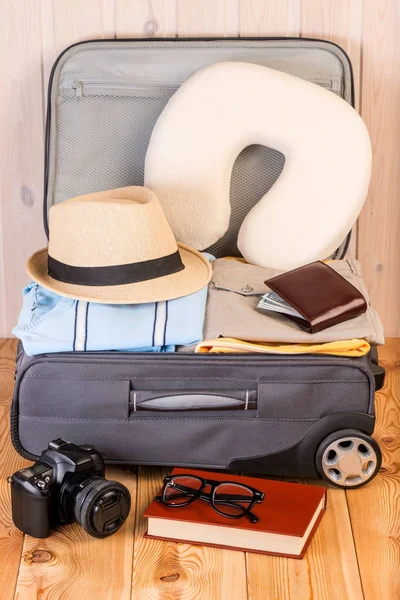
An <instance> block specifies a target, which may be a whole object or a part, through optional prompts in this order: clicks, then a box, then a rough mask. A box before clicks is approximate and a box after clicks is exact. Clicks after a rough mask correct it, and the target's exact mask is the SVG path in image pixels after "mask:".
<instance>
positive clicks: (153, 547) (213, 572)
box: [132, 468, 247, 600]
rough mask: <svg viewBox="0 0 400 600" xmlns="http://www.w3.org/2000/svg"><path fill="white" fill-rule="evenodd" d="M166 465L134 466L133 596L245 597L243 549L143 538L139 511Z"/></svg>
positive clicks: (157, 598) (159, 598) (195, 599)
mask: <svg viewBox="0 0 400 600" xmlns="http://www.w3.org/2000/svg"><path fill="white" fill-rule="evenodd" d="M167 472H168V471H166V470H165V469H146V468H142V469H139V482H138V500H137V520H136V530H135V557H134V574H133V589H132V600H136V599H139V598H140V599H142V598H143V599H146V600H151V599H154V600H163V599H165V600H167V599H170V598H188V599H190V600H201V599H204V600H211V599H215V600H217V599H218V600H219V599H221V600H222V599H224V600H225V598H226V599H228V598H229V599H231V598H232V599H234V600H244V599H246V598H247V593H246V567H245V555H244V553H243V552H236V551H233V550H221V549H219V548H207V547H206V546H204V547H202V546H191V545H190V544H176V543H174V542H168V541H160V540H150V539H146V538H144V537H143V535H144V533H145V531H146V526H147V525H146V522H145V519H144V518H143V517H142V514H143V512H144V510H145V509H146V507H147V506H148V505H149V504H150V502H151V501H152V500H153V498H154V496H155V495H156V493H157V492H158V491H159V489H160V488H161V484H162V479H163V477H164V476H165V475H166V473H167Z"/></svg>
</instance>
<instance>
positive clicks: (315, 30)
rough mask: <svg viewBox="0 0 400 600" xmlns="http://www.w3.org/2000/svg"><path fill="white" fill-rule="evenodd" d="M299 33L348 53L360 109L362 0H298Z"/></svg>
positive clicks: (352, 246)
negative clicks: (324, 41) (315, 0)
mask: <svg viewBox="0 0 400 600" xmlns="http://www.w3.org/2000/svg"><path fill="white" fill-rule="evenodd" d="M300 13H301V28H300V29H301V35H302V37H311V38H313V37H315V38H320V39H324V40H329V41H331V42H334V43H335V44H339V46H341V47H342V48H343V49H344V50H345V51H346V52H347V54H348V55H349V57H350V60H351V63H352V66H353V76H354V96H355V107H356V109H357V110H359V109H360V94H361V28H362V0H325V1H324V2H317V3H316V2H314V1H313V0H301V6H300ZM357 239H358V225H357V224H356V225H355V226H354V228H353V232H352V237H351V242H350V246H349V248H348V251H347V256H349V257H355V256H356V254H357Z"/></svg>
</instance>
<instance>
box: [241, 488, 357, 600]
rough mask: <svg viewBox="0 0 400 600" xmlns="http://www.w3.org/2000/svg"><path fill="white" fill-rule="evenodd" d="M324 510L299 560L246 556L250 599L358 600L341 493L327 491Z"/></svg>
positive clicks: (348, 530)
mask: <svg viewBox="0 0 400 600" xmlns="http://www.w3.org/2000/svg"><path fill="white" fill-rule="evenodd" d="M308 483H311V484H314V485H315V484H316V483H317V484H319V485H321V482H320V481H318V482H315V481H310V482H308ZM327 507H328V508H327V511H326V513H325V514H324V516H323V518H322V521H321V523H320V525H319V527H318V529H317V531H316V533H315V536H314V538H313V540H312V541H311V544H310V546H309V548H308V550H307V553H306V555H305V557H304V558H303V559H302V560H295V559H287V558H281V557H279V558H276V557H273V556H264V555H261V554H250V553H248V554H247V579H248V593H249V598H251V600H275V599H276V598H279V600H292V599H293V598H295V599H296V600H297V599H298V600H302V599H303V598H304V599H305V598H318V600H343V599H344V598H349V600H350V599H351V600H362V598H363V594H362V589H361V581H360V576H359V573H358V568H357V558H356V553H355V548H354V543H353V538H352V533H351V525H350V520H349V514H348V510H347V504H346V497H345V492H344V491H343V490H339V489H333V488H330V489H328V502H327ZM294 510H295V507H294Z"/></svg>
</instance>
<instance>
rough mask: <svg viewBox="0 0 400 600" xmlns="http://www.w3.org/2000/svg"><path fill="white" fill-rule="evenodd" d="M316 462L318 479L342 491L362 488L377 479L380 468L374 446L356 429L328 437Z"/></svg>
mask: <svg viewBox="0 0 400 600" xmlns="http://www.w3.org/2000/svg"><path fill="white" fill-rule="evenodd" d="M315 459H316V466H317V470H318V472H319V474H320V475H321V477H322V478H323V479H325V480H326V481H329V483H331V484H332V485H334V486H336V487H339V488H342V489H349V488H351V489H354V488H358V487H361V486H363V485H365V484H366V483H368V482H369V481H371V480H372V479H373V478H374V477H375V476H376V475H377V473H378V471H379V469H380V467H381V464H382V454H381V450H380V448H379V446H378V444H377V442H376V441H375V440H374V438H372V437H371V436H370V435H368V434H366V433H363V432H362V431H359V430H357V429H342V430H340V431H335V432H334V433H331V434H330V435H328V436H327V437H326V438H325V439H324V440H323V442H322V443H321V444H320V446H319V448H318V450H317V453H316V456H315Z"/></svg>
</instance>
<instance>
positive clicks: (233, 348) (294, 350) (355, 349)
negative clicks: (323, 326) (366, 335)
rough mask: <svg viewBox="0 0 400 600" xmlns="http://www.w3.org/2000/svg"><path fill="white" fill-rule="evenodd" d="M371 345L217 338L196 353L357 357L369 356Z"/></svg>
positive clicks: (350, 342) (349, 341)
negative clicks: (261, 341) (258, 353)
mask: <svg viewBox="0 0 400 600" xmlns="http://www.w3.org/2000/svg"><path fill="white" fill-rule="evenodd" d="M369 350H370V345H369V343H368V342H367V341H365V340H359V339H352V340H343V341H339V342H327V343H325V344H279V343H273V342H271V343H266V344H262V343H259V342H244V341H242V340H236V339H235V338H217V339H215V340H204V341H203V342H200V344H198V345H197V346H196V350H195V352H209V353H211V354H229V353H236V354H243V353H244V354H254V353H256V352H261V353H264V354H331V355H332V356H349V357H357V356H364V355H365V354H368V352H369Z"/></svg>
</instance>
